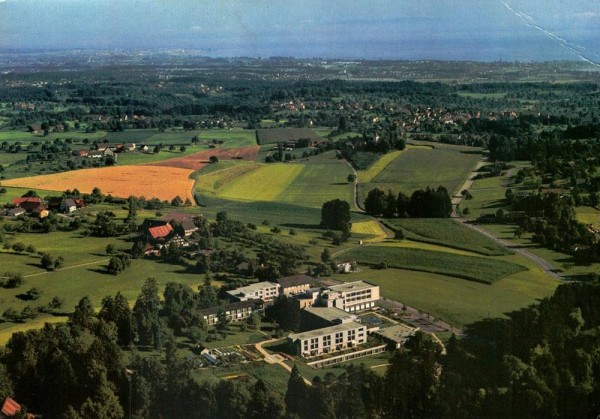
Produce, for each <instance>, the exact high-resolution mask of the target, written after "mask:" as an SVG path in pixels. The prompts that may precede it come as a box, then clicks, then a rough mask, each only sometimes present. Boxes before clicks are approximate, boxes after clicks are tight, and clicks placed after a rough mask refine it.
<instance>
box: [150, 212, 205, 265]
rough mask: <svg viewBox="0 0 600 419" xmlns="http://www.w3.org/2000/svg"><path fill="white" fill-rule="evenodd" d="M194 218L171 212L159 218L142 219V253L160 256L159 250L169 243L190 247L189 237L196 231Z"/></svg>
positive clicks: (189, 215)
mask: <svg viewBox="0 0 600 419" xmlns="http://www.w3.org/2000/svg"><path fill="white" fill-rule="evenodd" d="M195 219H196V217H195V216H193V215H191V214H186V213H178V212H172V213H170V214H167V215H165V216H164V217H162V218H161V219H146V220H144V222H143V223H142V226H141V231H142V233H141V236H142V239H143V240H144V241H145V246H144V255H146V256H160V252H161V250H162V249H163V248H164V247H166V246H170V245H175V246H177V247H179V248H187V247H190V246H191V244H192V243H191V242H190V240H189V237H190V236H191V235H192V234H194V232H196V231H198V227H196V223H195Z"/></svg>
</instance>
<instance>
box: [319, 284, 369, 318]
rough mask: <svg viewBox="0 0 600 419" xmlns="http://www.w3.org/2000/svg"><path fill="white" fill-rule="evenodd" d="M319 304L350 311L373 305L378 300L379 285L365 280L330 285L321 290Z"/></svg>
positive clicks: (365, 308) (364, 308)
mask: <svg viewBox="0 0 600 419" xmlns="http://www.w3.org/2000/svg"><path fill="white" fill-rule="evenodd" d="M319 300H320V301H319V305H323V306H325V307H336V308H339V309H341V310H344V311H348V312H350V313H352V312H355V311H360V310H367V309H370V308H373V307H375V303H376V302H377V301H378V300H379V285H373V284H371V283H369V282H366V281H354V282H346V283H344V284H339V285H332V286H330V287H327V288H326V289H325V290H323V291H322V292H321V295H320V297H319Z"/></svg>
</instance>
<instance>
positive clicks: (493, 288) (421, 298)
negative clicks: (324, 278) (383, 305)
mask: <svg viewBox="0 0 600 419" xmlns="http://www.w3.org/2000/svg"><path fill="white" fill-rule="evenodd" d="M335 278H336V279H338V280H341V281H356V280H359V279H364V280H366V281H369V282H372V283H374V284H377V285H379V286H380V287H381V294H382V296H383V297H385V298H389V299H391V300H395V301H400V302H402V303H405V304H407V305H409V306H412V307H416V308H418V309H419V310H422V311H424V312H426V313H429V314H431V315H432V316H434V317H437V318H440V319H443V320H445V321H447V322H448V323H450V324H452V325H454V326H456V327H464V326H465V325H467V324H470V323H473V322H475V321H478V320H481V319H484V318H488V317H505V313H508V312H510V311H514V310H518V309H520V308H523V307H527V306H529V305H531V304H534V303H536V302H538V301H539V300H540V299H542V298H545V297H548V296H550V295H552V294H553V293H554V290H555V289H556V287H557V286H558V281H556V280H555V279H553V278H552V277H550V276H548V275H546V274H545V273H543V272H542V271H541V270H539V269H536V268H535V267H531V269H530V270H528V271H522V272H518V273H515V274H513V275H510V276H508V277H506V278H504V279H503V280H502V281H498V282H496V283H494V284H492V285H486V284H482V283H477V282H473V281H460V280H456V278H453V277H450V276H446V275H440V274H432V273H428V272H417V271H410V270H402V269H385V270H366V271H363V272H360V273H356V274H346V275H336V276H335Z"/></svg>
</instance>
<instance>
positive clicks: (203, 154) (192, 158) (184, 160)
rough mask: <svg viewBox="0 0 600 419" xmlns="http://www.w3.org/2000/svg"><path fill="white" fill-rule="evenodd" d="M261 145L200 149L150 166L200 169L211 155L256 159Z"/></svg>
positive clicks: (229, 158)
mask: <svg viewBox="0 0 600 419" xmlns="http://www.w3.org/2000/svg"><path fill="white" fill-rule="evenodd" d="M259 149H260V147H259V146H257V145H254V146H250V147H240V148H231V149H227V148H225V149H221V148H214V149H212V150H204V151H199V152H197V153H194V154H188V155H187V156H182V157H176V158H174V159H169V160H163V161H161V162H158V163H148V165H149V166H168V167H179V168H182V169H190V170H199V169H201V168H203V167H204V166H205V165H207V164H208V163H210V162H209V159H210V157H211V156H217V157H218V158H219V159H220V160H233V159H240V160H244V161H255V160H256V156H257V154H258V150H259Z"/></svg>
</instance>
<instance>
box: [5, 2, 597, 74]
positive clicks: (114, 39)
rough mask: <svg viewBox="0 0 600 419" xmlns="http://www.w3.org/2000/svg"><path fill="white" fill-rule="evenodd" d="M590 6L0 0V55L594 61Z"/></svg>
mask: <svg viewBox="0 0 600 419" xmlns="http://www.w3.org/2000/svg"><path fill="white" fill-rule="evenodd" d="M599 35H600V1H597V0H571V1H565V0H563V1H558V0H369V1H363V0H295V1H294V0H130V1H125V0H122V1H117V0H0V49H6V48H10V49H15V48H28V49H32V48H33V49H40V48H41V49H45V48H52V49H56V48H59V49H63V48H68V49H70V48H96V49H113V48H119V49H131V48H144V49H153V48H169V49H174V48H181V49H192V48H193V49H201V50H204V51H206V54H207V55H214V56H262V57H267V56H272V55H285V56H295V57H324V58H399V59H458V60H462V59H470V60H484V61H489V60H511V61H512V60H519V61H529V60H536V61H545V60H557V59H558V60H560V59H571V60H589V61H593V62H600V36H599Z"/></svg>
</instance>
